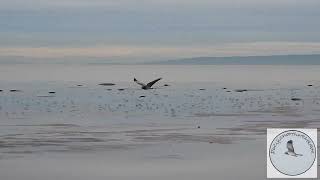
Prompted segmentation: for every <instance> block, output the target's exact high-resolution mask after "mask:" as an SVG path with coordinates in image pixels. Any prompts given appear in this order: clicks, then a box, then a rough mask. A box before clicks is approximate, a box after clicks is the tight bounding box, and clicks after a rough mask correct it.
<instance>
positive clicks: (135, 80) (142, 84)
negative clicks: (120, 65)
mask: <svg viewBox="0 0 320 180" xmlns="http://www.w3.org/2000/svg"><path fill="white" fill-rule="evenodd" d="M133 81H134V82H136V83H137V84H139V85H140V86H146V85H145V84H144V83H142V82H140V81H138V80H137V79H136V78H134V79H133Z"/></svg>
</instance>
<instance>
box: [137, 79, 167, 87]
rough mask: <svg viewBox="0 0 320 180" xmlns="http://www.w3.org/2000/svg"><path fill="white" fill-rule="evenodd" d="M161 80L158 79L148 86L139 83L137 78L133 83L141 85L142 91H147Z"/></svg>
mask: <svg viewBox="0 0 320 180" xmlns="http://www.w3.org/2000/svg"><path fill="white" fill-rule="evenodd" d="M161 79H162V78H158V79H156V80H153V81H151V82H149V83H148V84H144V83H142V82H140V81H138V80H137V79H136V78H134V79H133V81H134V82H136V83H137V84H139V85H140V86H141V88H142V89H144V90H147V89H152V88H151V86H153V85H154V84H155V83H156V82H158V81H160V80H161Z"/></svg>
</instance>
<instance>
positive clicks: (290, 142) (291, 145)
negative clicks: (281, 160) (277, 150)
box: [287, 140, 294, 152]
mask: <svg viewBox="0 0 320 180" xmlns="http://www.w3.org/2000/svg"><path fill="white" fill-rule="evenodd" d="M287 148H288V152H294V148H293V143H292V140H290V141H288V142H287Z"/></svg>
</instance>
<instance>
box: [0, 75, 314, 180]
mask: <svg viewBox="0 0 320 180" xmlns="http://www.w3.org/2000/svg"><path fill="white" fill-rule="evenodd" d="M102 82H105V83H108V82H106V81H102ZM110 82H111V81H110ZM112 82H115V85H113V86H101V85H99V83H96V82H94V81H87V82H79V81H71V82H69V81H67V82H64V81H52V82H46V81H32V82H4V81H3V82H2V84H1V87H0V88H1V89H2V90H3V91H1V92H0V119H1V121H0V179H5V180H16V179H25V180H42V179H46V180H51V179H52V180H55V179H62V180H73V179H74V180H75V179H77V180H82V179H83V180H85V179H93V180H98V179H116V180H117V179H119V180H125V179H130V180H142V179H159V180H160V179H177V180H178V179H190V180H191V179H192V180H194V179H197V178H198V179H212V178H214V179H226V180H229V179H237V180H256V179H266V168H265V167H266V161H265V159H266V153H265V152H266V147H265V146H266V144H265V142H266V129H267V128H269V127H284V128H288V127H290V128H305V127H312V128H318V127H319V125H320V123H319V122H320V121H319V120H320V119H319V118H320V83H319V82H317V81H314V80H313V81H312V86H310V82H309V83H308V82H307V81H306V82H302V81H301V82H299V83H296V84H295V85H292V84H291V85H288V84H285V85H283V84H277V83H274V84H269V85H264V86H259V87H255V86H252V84H251V86H250V85H244V84H242V86H241V87H238V86H237V85H236V84H233V83H230V84H227V83H223V84H219V83H216V82H212V83H208V82H206V83H204V82H170V83H168V82H166V81H164V82H161V81H160V82H159V83H158V84H156V86H155V87H156V89H154V90H149V91H145V90H141V89H140V88H139V87H137V86H135V84H134V83H129V82H116V81H112ZM167 83H168V84H170V86H164V85H165V84H167ZM253 84H254V83H253ZM79 85H81V86H79ZM244 87H245V88H244ZM13 89H14V90H17V91H10V90H13ZM118 89H121V91H119V90H118ZM200 89H201V90H200ZM239 90H241V91H239ZM52 92H55V93H52ZM293 98H295V99H293ZM244 164H245V165H244Z"/></svg>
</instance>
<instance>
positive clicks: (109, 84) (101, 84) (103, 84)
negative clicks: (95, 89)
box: [98, 83, 116, 86]
mask: <svg viewBox="0 0 320 180" xmlns="http://www.w3.org/2000/svg"><path fill="white" fill-rule="evenodd" d="M98 85H100V86H114V85H116V84H114V83H100V84H98Z"/></svg>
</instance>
